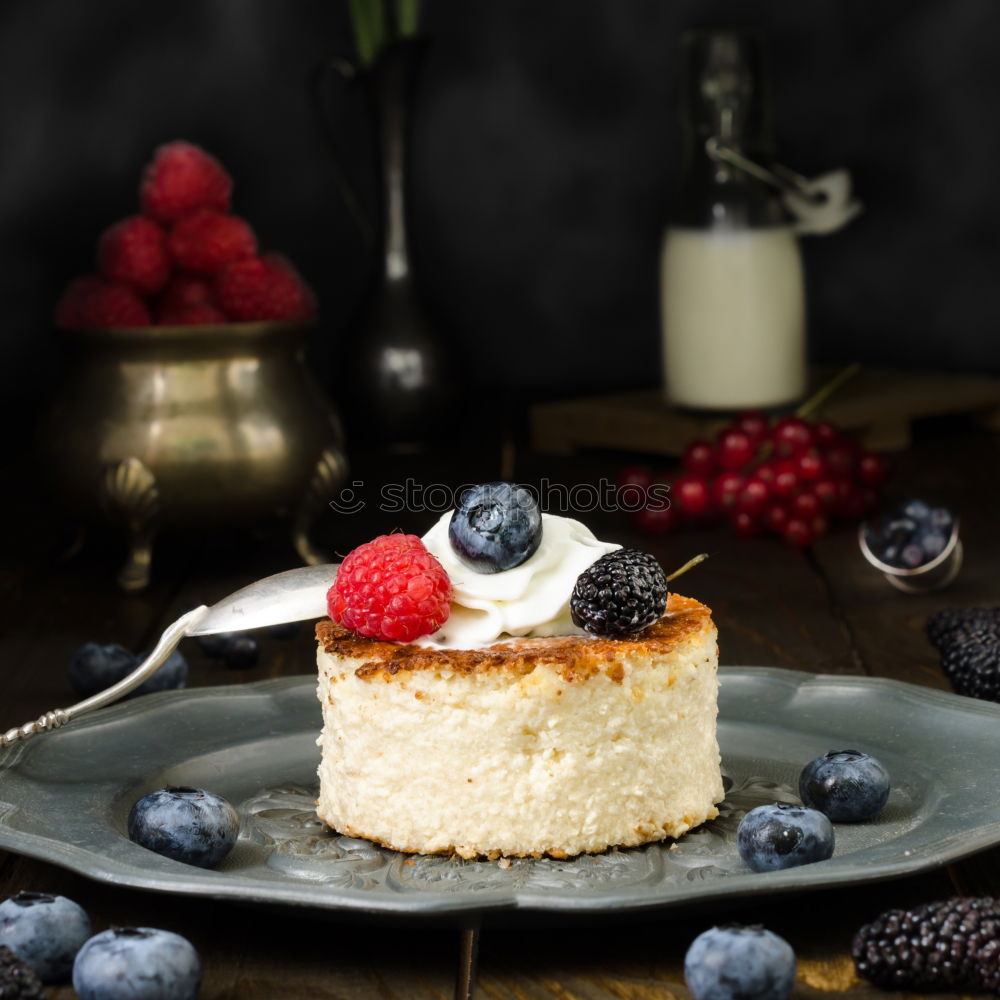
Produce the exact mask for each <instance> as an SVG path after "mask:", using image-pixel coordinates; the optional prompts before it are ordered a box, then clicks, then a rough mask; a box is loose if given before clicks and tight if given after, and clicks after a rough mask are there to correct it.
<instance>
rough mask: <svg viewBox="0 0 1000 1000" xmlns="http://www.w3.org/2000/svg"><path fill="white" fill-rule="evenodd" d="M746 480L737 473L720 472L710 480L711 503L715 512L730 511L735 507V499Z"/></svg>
mask: <svg viewBox="0 0 1000 1000" xmlns="http://www.w3.org/2000/svg"><path fill="white" fill-rule="evenodd" d="M745 482H746V479H745V478H744V477H743V476H741V475H740V474H739V473H738V472H722V473H720V474H719V475H717V476H716V477H715V479H713V480H712V503H713V504H714V505H715V508H716V510H721V511H726V510H731V509H732V508H733V507H735V506H736V498H737V496H738V495H739V492H740V490H741V489H743V484H744V483H745Z"/></svg>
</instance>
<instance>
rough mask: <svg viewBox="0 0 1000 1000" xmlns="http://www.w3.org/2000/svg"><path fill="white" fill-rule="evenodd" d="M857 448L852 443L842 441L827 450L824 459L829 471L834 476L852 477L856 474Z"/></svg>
mask: <svg viewBox="0 0 1000 1000" xmlns="http://www.w3.org/2000/svg"><path fill="white" fill-rule="evenodd" d="M856 452H857V448H856V447H855V445H854V443H853V442H851V441H844V440H841V441H839V442H837V443H836V444H833V445H831V446H830V447H829V448H827V449H826V452H825V453H824V455H823V458H824V460H825V462H826V468H827V471H828V472H829V473H830V475H832V476H851V475H853V474H854V465H855V462H856Z"/></svg>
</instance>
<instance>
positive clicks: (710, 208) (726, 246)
mask: <svg viewBox="0 0 1000 1000" xmlns="http://www.w3.org/2000/svg"><path fill="white" fill-rule="evenodd" d="M682 54H683V73H682V80H681V107H682V126H683V134H684V163H683V174H682V180H681V186H680V191H679V197H678V204H677V208H676V210H675V212H674V216H673V220H672V222H671V224H670V225H669V226H668V228H667V230H666V232H665V234H664V239H663V248H662V254H661V258H660V295H661V309H662V312H661V320H662V337H663V355H662V356H663V380H664V388H665V391H666V395H667V396H668V398H669V400H670V401H671V402H672V403H673V404H675V405H677V406H682V407H690V408H694V409H702V410H739V409H744V408H749V407H755V408H756V407H760V408H769V407H778V406H782V405H786V404H788V403H792V402H794V401H796V400H797V399H799V398H800V397H801V396H802V395H803V393H804V391H805V387H806V385H805V383H806V365H805V295H804V291H803V275H802V260H801V256H800V253H799V247H798V241H797V239H796V236H795V234H794V232H793V230H792V227H791V220H790V219H789V217H788V215H787V213H786V212H785V209H784V208H783V206H782V204H781V200H780V198H779V196H778V193H777V192H776V191H775V190H774V189H772V188H771V187H769V186H768V185H767V184H766V183H764V181H763V180H761V179H760V178H759V177H758V176H756V175H755V173H754V172H753V170H749V171H748V170H747V169H745V168H744V167H742V166H741V164H747V163H749V164H750V166H751V167H753V166H754V162H755V161H764V162H767V161H769V160H770V159H771V152H772V150H771V127H770V121H769V105H768V101H767V100H766V95H765V89H764V80H763V46H762V41H761V39H760V38H759V37H758V36H757V35H756V34H755V33H752V32H746V31H696V32H688V33H687V34H686V35H685V36H684V40H683V53H682ZM719 149H722V150H724V151H727V152H728V153H730V154H731V155H730V156H729V157H728V158H722V157H720V156H718V155H717V153H718V150H719Z"/></svg>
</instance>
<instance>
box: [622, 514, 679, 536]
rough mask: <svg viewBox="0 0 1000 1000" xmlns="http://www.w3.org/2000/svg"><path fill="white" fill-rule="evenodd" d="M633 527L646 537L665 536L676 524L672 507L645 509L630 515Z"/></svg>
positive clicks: (675, 515)
mask: <svg viewBox="0 0 1000 1000" xmlns="http://www.w3.org/2000/svg"><path fill="white" fill-rule="evenodd" d="M632 520H633V522H634V523H635V526H636V527H637V528H638V529H639V530H640V531H641V532H643V534H646V535H665V534H666V533H667V532H668V531H670V530H671V529H672V528H673V527H674V526H675V525H676V524H677V512H676V511H675V510H674V508H673V507H647V508H646V509H645V510H639V511H636V512H635V514H633V515H632Z"/></svg>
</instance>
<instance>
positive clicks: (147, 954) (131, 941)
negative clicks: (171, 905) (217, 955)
mask: <svg viewBox="0 0 1000 1000" xmlns="http://www.w3.org/2000/svg"><path fill="white" fill-rule="evenodd" d="M200 985H201V960H200V959H199V958H198V953H197V952H196V951H195V950H194V947H193V946H192V945H191V942H190V941H188V940H187V939H186V938H182V937H181V936H180V935H179V934H173V933H172V932H171V931H161V930H156V929H155V928H152V927H112V928H111V930H107V931H103V932H102V933H100V934H96V935H95V936H94V937H92V938H91V939H90V940H89V941H88V942H87V943H86V944H85V945H84V946H83V947H82V948H81V949H80V953H79V954H78V955H77V956H76V962H75V963H74V965H73V989H75V990H76V992H77V993H78V994H79V996H80V1000H194V998H195V997H196V996H197V995H198V988H199V986H200Z"/></svg>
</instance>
